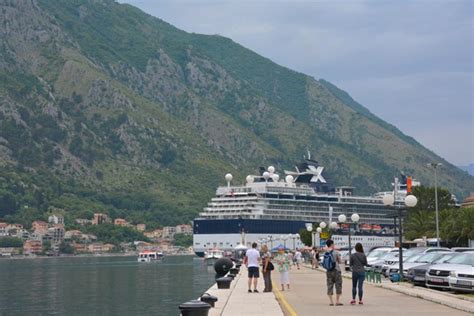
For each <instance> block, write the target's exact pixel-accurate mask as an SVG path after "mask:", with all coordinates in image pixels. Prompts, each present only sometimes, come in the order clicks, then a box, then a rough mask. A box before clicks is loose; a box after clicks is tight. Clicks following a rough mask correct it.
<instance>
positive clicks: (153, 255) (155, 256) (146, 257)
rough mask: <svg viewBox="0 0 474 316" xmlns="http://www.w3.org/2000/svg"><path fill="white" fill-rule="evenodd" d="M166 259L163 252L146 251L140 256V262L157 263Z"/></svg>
mask: <svg viewBox="0 0 474 316" xmlns="http://www.w3.org/2000/svg"><path fill="white" fill-rule="evenodd" d="M163 258H164V254H163V253H162V252H161V251H151V250H145V251H142V252H140V253H139V254H138V259H137V260H138V262H155V261H161V260H163Z"/></svg>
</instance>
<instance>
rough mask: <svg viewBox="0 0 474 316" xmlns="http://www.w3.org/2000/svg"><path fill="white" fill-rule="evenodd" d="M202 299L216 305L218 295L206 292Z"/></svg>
mask: <svg viewBox="0 0 474 316" xmlns="http://www.w3.org/2000/svg"><path fill="white" fill-rule="evenodd" d="M201 301H203V302H205V303H207V304H209V305H211V306H212V307H214V305H215V303H216V302H217V297H215V296H212V295H211V294H209V293H204V294H203V295H201Z"/></svg>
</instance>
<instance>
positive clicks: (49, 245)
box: [43, 240, 51, 254]
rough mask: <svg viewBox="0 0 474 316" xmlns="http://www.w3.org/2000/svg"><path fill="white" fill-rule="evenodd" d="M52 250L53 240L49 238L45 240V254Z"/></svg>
mask: <svg viewBox="0 0 474 316" xmlns="http://www.w3.org/2000/svg"><path fill="white" fill-rule="evenodd" d="M50 250H51V242H50V241H49V240H45V241H43V254H46V253H47V252H48V251H50Z"/></svg>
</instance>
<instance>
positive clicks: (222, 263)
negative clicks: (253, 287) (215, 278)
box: [214, 258, 234, 275]
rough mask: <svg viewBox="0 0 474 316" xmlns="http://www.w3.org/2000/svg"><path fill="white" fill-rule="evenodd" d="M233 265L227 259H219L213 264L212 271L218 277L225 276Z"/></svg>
mask: <svg viewBox="0 0 474 316" xmlns="http://www.w3.org/2000/svg"><path fill="white" fill-rule="evenodd" d="M233 265H234V264H233V263H232V260H230V259H229V258H220V259H218V260H217V261H216V263H214V270H215V271H216V273H217V274H218V275H226V273H227V272H229V270H230V268H232V266H233Z"/></svg>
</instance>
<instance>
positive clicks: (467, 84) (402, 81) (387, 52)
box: [122, 0, 474, 164]
mask: <svg viewBox="0 0 474 316" xmlns="http://www.w3.org/2000/svg"><path fill="white" fill-rule="evenodd" d="M122 1H125V2H127V3H130V4H132V5H135V6H138V7H139V8H141V9H142V10H144V11H145V12H147V13H149V14H152V15H154V16H157V17H159V18H162V19H163V20H165V21H167V22H169V23H171V24H173V25H175V26H177V27H179V28H181V29H184V30H186V31H188V32H195V33H204V34H220V35H223V36H227V37H230V38H232V39H233V40H234V41H236V42H238V43H240V44H242V45H244V46H246V47H248V48H250V49H252V50H254V51H255V52H257V53H259V54H261V55H263V56H265V57H268V58H270V59H272V60H273V61H275V62H277V63H279V64H281V65H284V66H287V67H289V68H291V69H294V70H297V71H300V72H303V73H306V74H308V75H311V76H313V77H315V78H324V79H326V80H329V81H332V82H334V83H335V84H337V85H338V86H339V87H340V88H342V89H344V90H346V91H348V92H349V93H350V94H351V95H352V96H353V97H354V99H356V100H357V101H358V102H359V103H361V104H363V105H364V106H366V107H367V108H369V109H370V110H371V111H372V112H374V113H375V114H377V115H379V116H380V117H381V118H383V119H385V120H387V121H388V122H390V123H392V124H394V125H396V126H398V127H399V128H400V129H401V130H402V131H404V132H405V133H407V134H408V135H410V136H413V137H415V138H416V139H418V140H419V141H420V142H422V143H423V144H424V145H426V146H427V147H428V148H430V149H432V150H434V151H435V152H437V153H438V154H440V155H441V156H443V157H444V158H446V159H447V160H449V161H451V162H453V163H455V164H467V163H470V162H474V153H473V150H474V139H473V138H474V130H473V126H474V118H473V108H474V103H473V94H472V91H473V90H474V85H473V64H474V63H473V54H474V52H473V38H474V31H473V5H472V2H471V1H470V0H464V1H463V0H460V1H441V0H434V1H428V0H424V1H423V0H420V1H388V0H385V1H379V0H377V1H375V0H373V1H363V0H360V1H309V0H308V1H290V0H287V1H250V0H244V1H242V0H240V1H239V0H222V1H217V0H214V1H211V0H202V1H198V0H195V1H192V0H177V1H176V0H175V1H171V0H160V1H153V0H122ZM440 126H442V127H443V128H440ZM446 135H453V137H456V139H458V140H459V141H458V142H455V143H453V142H452V141H451V142H450V141H447V139H446V138H447V136H446ZM466 144H471V145H472V146H468V147H470V148H471V149H470V150H466V149H465V147H466Z"/></svg>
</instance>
